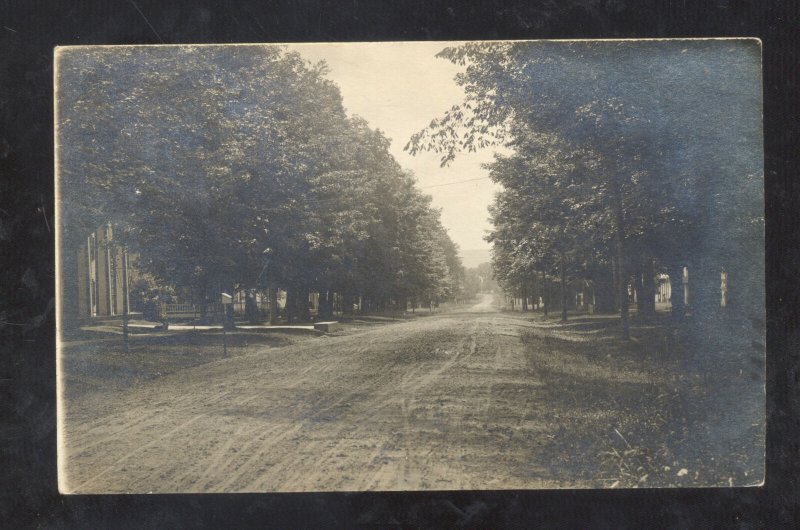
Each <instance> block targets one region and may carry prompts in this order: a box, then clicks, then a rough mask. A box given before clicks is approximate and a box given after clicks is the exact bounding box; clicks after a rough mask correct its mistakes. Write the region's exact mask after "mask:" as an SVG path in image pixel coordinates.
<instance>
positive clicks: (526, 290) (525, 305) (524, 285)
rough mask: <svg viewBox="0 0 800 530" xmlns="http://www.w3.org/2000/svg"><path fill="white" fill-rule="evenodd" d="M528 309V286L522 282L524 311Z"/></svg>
mask: <svg viewBox="0 0 800 530" xmlns="http://www.w3.org/2000/svg"><path fill="white" fill-rule="evenodd" d="M527 310H528V286H527V284H526V283H525V282H524V281H523V282H522V311H527Z"/></svg>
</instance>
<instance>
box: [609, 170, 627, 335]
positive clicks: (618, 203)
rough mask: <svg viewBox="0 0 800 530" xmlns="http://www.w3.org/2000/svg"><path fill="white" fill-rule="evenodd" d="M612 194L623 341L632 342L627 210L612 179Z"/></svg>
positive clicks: (620, 191)
mask: <svg viewBox="0 0 800 530" xmlns="http://www.w3.org/2000/svg"><path fill="white" fill-rule="evenodd" d="M611 194H612V198H613V202H614V218H615V221H616V223H615V224H616V230H615V231H614V240H615V243H616V247H617V270H618V275H619V288H618V289H619V290H618V292H619V304H620V306H619V312H620V320H621V321H622V339H623V340H630V338H631V330H630V315H629V314H628V285H627V284H628V282H627V281H626V278H627V274H626V269H625V209H624V207H623V204H622V190H621V189H620V187H619V184H618V183H617V182H616V180H615V178H614V177H612V178H611Z"/></svg>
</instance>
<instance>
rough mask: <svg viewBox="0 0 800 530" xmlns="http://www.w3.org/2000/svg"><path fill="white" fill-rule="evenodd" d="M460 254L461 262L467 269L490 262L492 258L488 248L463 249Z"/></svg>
mask: <svg viewBox="0 0 800 530" xmlns="http://www.w3.org/2000/svg"><path fill="white" fill-rule="evenodd" d="M459 254H461V263H462V264H463V265H464V267H465V268H467V269H471V268H473V267H477V266H478V265H480V264H481V263H489V262H490V261H491V260H492V256H491V254H490V253H489V249H488V248H471V249H466V250H463V249H462V250H460V251H459Z"/></svg>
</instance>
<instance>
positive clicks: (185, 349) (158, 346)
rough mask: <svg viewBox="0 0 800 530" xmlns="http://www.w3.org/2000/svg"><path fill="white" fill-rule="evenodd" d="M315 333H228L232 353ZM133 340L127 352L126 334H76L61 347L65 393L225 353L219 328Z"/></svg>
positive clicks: (129, 381) (108, 388)
mask: <svg viewBox="0 0 800 530" xmlns="http://www.w3.org/2000/svg"><path fill="white" fill-rule="evenodd" d="M312 336H313V335H300V334H298V333H292V332H274V331H273V332H270V333H258V332H253V333H248V332H244V331H237V332H235V333H228V335H227V345H228V355H229V356H232V357H235V356H239V355H243V354H245V353H249V352H252V351H257V350H259V349H261V348H265V347H280V346H286V345H289V344H293V343H295V342H297V341H301V340H307V339H308V338H310V337H312ZM129 340H130V342H129V348H128V351H127V352H126V351H125V345H124V342H123V339H122V335H121V334H116V333H115V334H111V333H96V332H79V333H75V334H72V335H71V336H70V338H69V340H67V341H65V342H64V345H63V348H62V350H61V351H62V359H63V368H64V376H65V379H64V383H65V388H66V398H67V399H70V398H76V397H80V396H83V395H85V394H89V393H102V392H113V391H116V390H120V389H123V388H127V387H130V386H133V385H136V384H138V383H140V382H142V381H147V380H151V379H155V378H158V377H161V376H163V375H166V374H170V373H173V372H176V371H178V370H181V369H184V368H190V367H192V366H197V365H200V364H204V363H207V362H211V361H215V360H217V359H222V358H223V357H224V355H223V336H222V332H220V331H205V332H199V331H198V332H194V331H185V332H174V331H170V332H167V333H164V332H150V333H131V334H130V339H129Z"/></svg>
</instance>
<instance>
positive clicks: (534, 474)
mask: <svg viewBox="0 0 800 530" xmlns="http://www.w3.org/2000/svg"><path fill="white" fill-rule="evenodd" d="M536 326H537V324H536V323H534V322H533V321H532V319H531V317H527V318H526V317H523V316H521V315H519V314H517V315H515V314H508V313H500V312H497V311H495V310H494V309H493V307H492V305H491V298H490V297H489V296H485V297H484V299H483V300H482V301H481V302H480V303H479V304H477V305H475V306H473V307H471V308H469V309H468V310H465V311H461V312H450V313H442V314H435V315H430V316H424V317H420V318H417V319H414V320H411V321H406V322H399V323H393V324H388V325H381V326H376V327H371V328H364V329H361V330H355V331H348V332H346V333H345V334H343V335H340V336H322V337H318V338H312V339H308V340H305V341H302V342H299V343H297V344H293V345H289V346H281V347H272V348H269V347H265V348H263V349H260V350H258V351H254V352H250V353H247V354H245V355H242V356H238V357H232V358H228V359H221V360H218V361H214V362H211V363H208V364H204V365H201V366H195V367H192V368H187V369H184V370H180V371H178V372H176V373H173V374H170V375H167V376H164V377H161V378H158V379H154V380H152V381H147V382H145V383H142V384H140V385H137V386H135V387H132V388H128V389H124V390H121V391H119V392H115V393H111V394H106V395H96V394H95V395H88V396H85V397H79V398H75V399H70V400H67V402H66V411H65V420H66V421H65V428H64V431H63V433H64V436H63V443H64V450H63V451H62V452H61V455H60V456H61V463H62V472H63V474H62V479H63V480H62V489H63V490H65V491H71V492H77V493H94V492H151V491H152V492H248V491H252V492H263V491H330V490H345V491H355V490H418V489H437V490H454V489H504V488H542V487H570V486H573V487H574V486H577V487H581V486H584V487H585V486H590V485H598V484H600V485H602V482H598V479H600V477H597V476H591V473H596V472H597V470H589V469H586V470H584V471H586V472H588V473H589V474H590V476H591V477H592V478H593V479H594V481H591V482H590V481H589V480H584V478H583V477H584V476H585V474H582V473H576V472H575V471H574V470H571V471H569V472H568V473H567V474H566V475H564V474H561V475H558V476H557V475H556V471H557V470H556V469H555V467H554V464H555V462H556V461H557V459H556V458H555V457H554V455H553V454H551V453H548V451H550V452H552V451H553V445H552V443H551V442H552V441H553V439H554V438H555V437H557V435H558V434H559V429H561V431H562V432H563V424H564V422H568V421H569V418H570V415H572V416H573V417H574V416H575V414H576V412H577V411H583V412H586V414H590V415H591V416H592V418H598V417H601V419H602V418H603V417H604V416H602V415H606V416H608V415H609V411H608V410H601V409H599V404H598V403H599V402H591V401H590V400H589V401H587V402H586V403H581V402H579V401H577V400H579V399H581V394H580V393H576V394H574V395H572V394H563V393H562V392H561V391H560V390H559V389H558V388H553V382H554V381H557V379H550V380H548V377H547V376H546V375H545V374H555V373H557V371H559V372H558V373H562V374H567V376H568V377H569V379H568V380H571V381H572V380H576V378H579V377H586V374H587V373H588V370H589V369H588V368H586V366H589V365H588V364H587V361H586V359H583V358H582V360H581V359H579V355H577V354H575V355H574V356H573V357H571V358H570V357H567V358H565V357H563V356H561V357H558V358H554V356H552V355H551V353H550V352H549V348H548V347H547V344H548V343H549V340H548V339H546V340H543V341H540V342H536V343H535V347H533V348H532V347H531V345H530V344H528V345H527V346H526V344H525V342H524V341H522V340H521V336H522V335H523V334H525V333H528V334H530V333H534V332H537V333H538V332H539V331H533V330H537V329H538V330H542V329H543V328H541V327H538V328H537V327H536ZM554 363H556V364H554ZM591 370H592V372H591V377H592V378H596V379H598V380H599V379H602V384H603V385H604V387H605V386H608V388H614V387H615V385H624V384H627V385H628V387H630V388H632V389H633V391H634V392H637V391H638V390H637V389H638V388H639V387H637V386H636V385H640V386H642V388H644V387H645V386H647V385H651V381H650V379H651V378H652V373H647V372H645V371H642V370H644V368H642V370H639V368H638V367H637V368H636V369H633V370H628V371H625V372H622V371H615V370H612V369H608V368H606V369H605V370H606V371H605V372H603V370H604V369H603V367H602V366H597V367H592V368H591ZM581 372H582V373H581ZM548 385H549V386H548ZM556 386H557V385H556ZM651 386H652V385H651ZM553 396H561V398H563V396H567V398H565V399H568V400H569V402H568V403H566V404H564V403H559V404H557V405H555V404H554V403H553V399H554V398H553ZM548 399H549V400H550V401H548ZM615 399H616V398H615ZM593 403H594V405H595V406H597V407H598V409H597V410H594V409H592V408H591V407H592V406H593ZM598 415H600V416H598ZM609 421H613V420H609ZM620 428H621V427H620ZM611 436H612V437H614V436H615V435H614V434H613V433H612V434H611ZM617 441H618V440H617ZM548 448H549V449H548ZM590 449H591V451H590V452H592V454H591V455H589V456H590V458H594V457H595V455H596V454H597V450H598V449H597V448H590ZM573 450H574V449H573V448H566V447H561V449H560V451H562V452H564V454H561V455H558V456H559V459H560V460H559V461H562V462H563V461H564V459H565V458H567V459H568V458H570V457H571V455H572V454H573V453H570V451H573ZM584 450H586V451H589V449H586V448H584ZM588 454H589V453H588V452H587V455H588ZM565 476H566V477H567V478H566V479H565Z"/></svg>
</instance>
